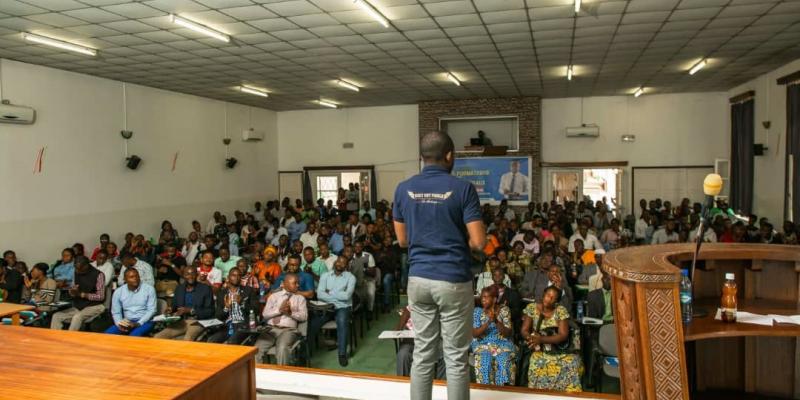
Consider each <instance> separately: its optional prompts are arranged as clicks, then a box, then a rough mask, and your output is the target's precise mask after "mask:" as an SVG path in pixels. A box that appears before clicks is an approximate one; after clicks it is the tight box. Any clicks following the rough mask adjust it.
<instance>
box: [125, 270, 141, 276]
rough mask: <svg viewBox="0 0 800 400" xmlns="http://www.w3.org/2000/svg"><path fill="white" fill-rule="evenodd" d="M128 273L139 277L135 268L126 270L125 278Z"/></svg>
mask: <svg viewBox="0 0 800 400" xmlns="http://www.w3.org/2000/svg"><path fill="white" fill-rule="evenodd" d="M130 273H135V274H136V275H139V270H138V269H136V268H128V269H126V270H125V276H127V275H128V274H130Z"/></svg>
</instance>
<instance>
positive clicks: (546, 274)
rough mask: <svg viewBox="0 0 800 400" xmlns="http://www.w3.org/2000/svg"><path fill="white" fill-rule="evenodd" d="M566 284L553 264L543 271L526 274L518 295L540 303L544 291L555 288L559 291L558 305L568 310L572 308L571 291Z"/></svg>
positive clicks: (558, 269)
mask: <svg viewBox="0 0 800 400" xmlns="http://www.w3.org/2000/svg"><path fill="white" fill-rule="evenodd" d="M566 283H567V280H566V278H565V277H564V273H563V272H561V269H560V268H558V266H557V265H555V264H554V265H551V266H550V267H549V268H547V269H545V270H541V269H539V270H537V271H533V272H531V273H530V274H526V275H525V279H524V280H523V281H522V285H521V287H520V293H521V294H522V296H523V297H525V298H532V299H534V301H537V302H541V301H542V296H544V292H545V289H547V288H548V287H550V286H555V287H558V288H560V289H561V294H560V296H559V299H560V302H561V303H560V304H561V305H562V306H564V308H566V309H569V308H570V307H572V290H571V289H570V288H569V286H568V285H567V284H566Z"/></svg>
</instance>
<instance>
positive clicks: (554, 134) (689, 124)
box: [542, 92, 730, 212]
mask: <svg viewBox="0 0 800 400" xmlns="http://www.w3.org/2000/svg"><path fill="white" fill-rule="evenodd" d="M581 104H583V105H581ZM581 108H583V121H581ZM581 122H583V123H586V124H589V123H596V124H598V125H599V126H600V136H599V137H598V138H567V137H566V136H565V131H564V129H565V128H566V127H568V126H570V127H571V126H580V124H581ZM729 125H730V122H729V115H728V99H727V94H726V93H724V92H712V93H680V94H662V95H658V94H652V95H647V94H646V95H643V96H640V97H638V98H634V97H633V96H613V97H587V98H583V99H581V98H564V99H544V100H542V160H543V161H544V162H592V161H627V162H628V168H626V169H625V170H624V172H623V174H624V175H623V201H624V204H623V205H624V206H625V207H627V208H628V210H627V211H628V212H629V211H630V210H629V209H630V204H631V203H630V198H631V197H630V196H631V193H630V186H631V184H630V183H631V175H632V174H631V167H646V166H689V165H713V164H714V159H715V158H728V157H729V154H730V150H729V149H730V133H729V131H730V129H729ZM623 134H632V135H636V141H635V142H632V143H623V142H622V139H621V136H622V135H623ZM545 178H546V177H545ZM543 179H544V178H543ZM698 184H699V185H702V182H698ZM546 190H547V187H546V186H543V188H542V191H543V193H544V192H545V191H546ZM693 200H694V199H693ZM637 201H638V200H637Z"/></svg>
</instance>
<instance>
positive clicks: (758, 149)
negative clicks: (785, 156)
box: [753, 143, 767, 156]
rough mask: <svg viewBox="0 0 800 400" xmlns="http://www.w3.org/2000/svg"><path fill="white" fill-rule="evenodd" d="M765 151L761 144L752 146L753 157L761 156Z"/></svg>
mask: <svg viewBox="0 0 800 400" xmlns="http://www.w3.org/2000/svg"><path fill="white" fill-rule="evenodd" d="M765 150H767V148H766V147H765V146H764V145H763V144H761V143H756V144H754V145H753V155H754V156H763V155H764V151H765Z"/></svg>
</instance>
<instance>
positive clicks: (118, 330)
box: [106, 268, 156, 336]
mask: <svg viewBox="0 0 800 400" xmlns="http://www.w3.org/2000/svg"><path fill="white" fill-rule="evenodd" d="M155 313H156V290H155V288H153V286H150V285H145V284H142V283H141V282H140V281H139V271H138V270H136V269H135V268H128V269H127V270H125V285H124V286H120V287H119V288H117V290H116V291H115V292H114V296H113V297H112V299H111V316H112V317H113V318H114V325H113V326H112V327H110V328H108V329H107V330H106V333H111V334H114V335H129V336H145V335H147V334H148V333H149V332H150V331H151V330H153V321H152V318H153V315H155Z"/></svg>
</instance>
